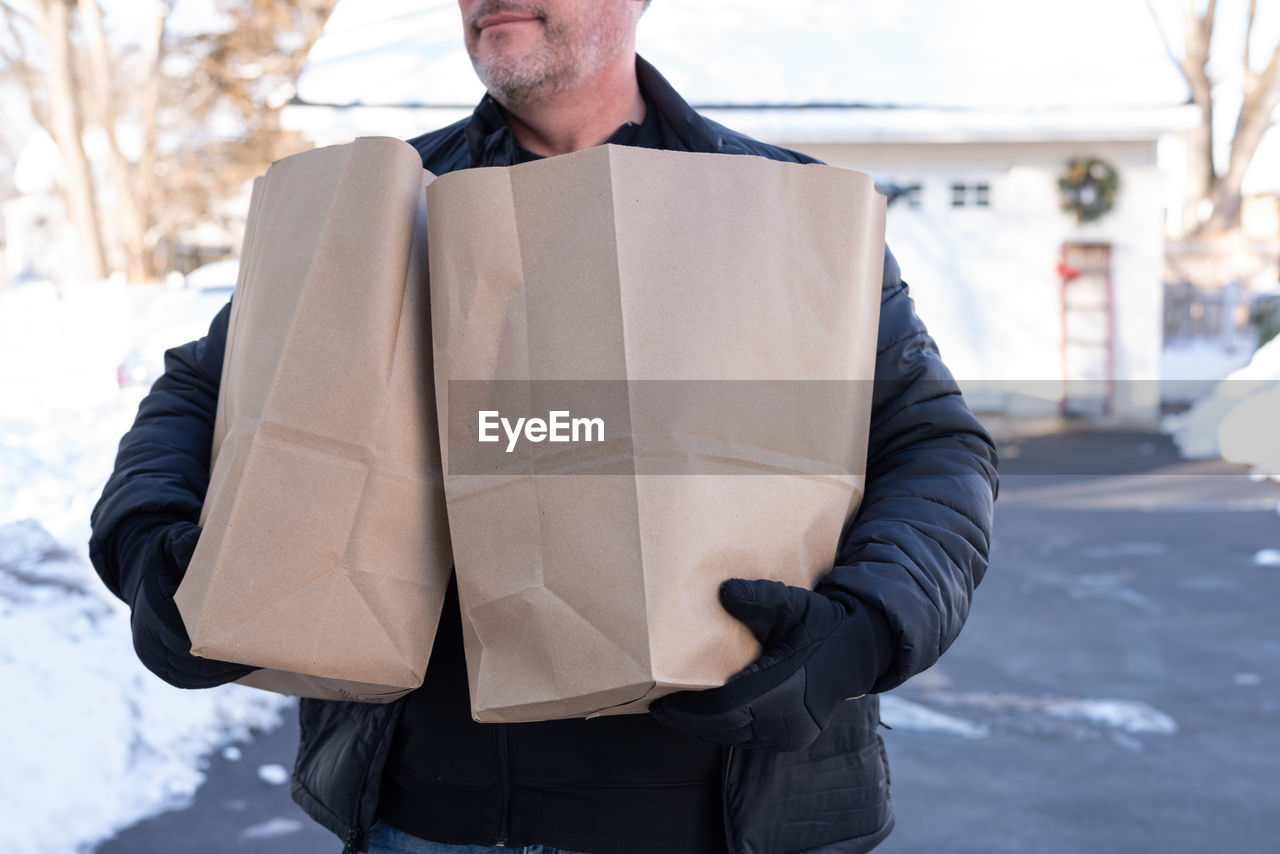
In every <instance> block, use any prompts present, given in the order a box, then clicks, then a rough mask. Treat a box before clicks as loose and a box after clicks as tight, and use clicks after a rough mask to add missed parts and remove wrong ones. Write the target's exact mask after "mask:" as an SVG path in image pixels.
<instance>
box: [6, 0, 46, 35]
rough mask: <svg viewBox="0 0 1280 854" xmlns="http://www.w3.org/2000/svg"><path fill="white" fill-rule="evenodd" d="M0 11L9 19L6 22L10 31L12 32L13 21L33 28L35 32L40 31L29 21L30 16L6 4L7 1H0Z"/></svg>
mask: <svg viewBox="0 0 1280 854" xmlns="http://www.w3.org/2000/svg"><path fill="white" fill-rule="evenodd" d="M0 11H3V12H4V13H5V15H6V16H7V17H8V18H9V19H10V20H9V22H8V23H9V29H10V31H12V30H13V21H14V20H18V21H21V22H22V23H24V24H26V25H27V26H28V27H35V28H36V29H37V30H38V29H40V26H39V25H38V24H37V23H36V22H35V21H33V20H32V19H31V16H30V15H28V14H27V13H26V12H23V11H22V10H21V9H18V8H16V7H15V6H14V5H13V4H12V3H10V2H8V0H0Z"/></svg>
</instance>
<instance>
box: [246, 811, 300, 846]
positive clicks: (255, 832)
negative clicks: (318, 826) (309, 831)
mask: <svg viewBox="0 0 1280 854" xmlns="http://www.w3.org/2000/svg"><path fill="white" fill-rule="evenodd" d="M300 830H302V822H300V821H298V820H297V819H292V818H280V817H279V816H277V817H276V818H269V819H267V820H266V821H264V822H261V823H260V824H255V825H253V826H252V827H246V828H245V829H244V830H242V831H240V839H241V840H246V839H276V838H277V837H280V836H288V835H289V834H291V833H297V832H298V831H300Z"/></svg>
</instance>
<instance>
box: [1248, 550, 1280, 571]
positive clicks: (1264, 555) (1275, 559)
mask: <svg viewBox="0 0 1280 854" xmlns="http://www.w3.org/2000/svg"><path fill="white" fill-rule="evenodd" d="M1253 565H1254V566H1263V567H1276V566H1280V549H1263V550H1262V551H1260V552H1258V553H1257V554H1255V555H1254V556H1253Z"/></svg>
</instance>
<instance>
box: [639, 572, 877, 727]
mask: <svg viewBox="0 0 1280 854" xmlns="http://www.w3.org/2000/svg"><path fill="white" fill-rule="evenodd" d="M720 602H721V604H723V605H724V608H725V610H726V611H728V612H729V613H730V614H732V615H733V616H734V617H737V618H738V619H739V620H741V621H742V622H743V623H745V624H746V626H747V628H749V629H751V632H752V634H754V635H755V636H756V639H757V640H758V641H760V645H761V647H763V651H762V652H761V654H760V657H759V658H758V659H756V660H755V661H754V662H753V663H752V664H750V665H748V666H747V667H746V668H744V669H743V670H741V671H740V672H738V673H737V674H735V675H734V676H733V677H732V678H730V679H729V681H728V682H727V683H726V684H725V685H723V686H722V687H720V688H713V689H711V690H709V691H681V692H679V693H676V694H669V695H668V696H666V697H661V698H659V699H657V700H655V701H654V703H653V704H652V705H651V706H650V708H649V711H650V713H651V714H652V715H653V717H654V718H655V719H657V720H658V721H659V722H660V723H662V724H665V725H667V726H669V727H672V728H673V729H677V730H681V731H683V732H687V733H690V734H691V735H695V736H698V737H699V738H702V739H705V740H707V741H712V742H716V743H719V744H728V745H737V746H741V747H759V748H770V749H773V750H798V749H800V748H802V747H806V746H808V745H809V744H811V743H813V741H814V739H816V738H817V737H818V734H819V733H820V732H821V731H822V728H823V727H825V726H826V725H827V723H828V722H829V721H830V720H831V718H832V716H833V715H834V714H835V712H836V709H837V707H838V706H839V705H840V703H842V702H843V701H844V700H845V699H847V698H849V697H855V696H858V695H861V694H865V693H866V692H867V691H869V690H870V689H871V686H872V685H874V684H875V681H876V679H877V677H879V675H880V674H881V673H882V672H883V671H884V670H885V669H886V668H887V667H888V664H889V660H888V659H889V655H890V651H891V649H892V646H891V644H890V638H889V630H888V626H887V624H886V623H885V620H884V618H883V617H882V616H880V614H879V613H878V612H875V611H873V610H872V609H870V608H868V607H867V606H865V605H863V604H862V603H861V602H859V601H858V600H856V599H854V598H852V597H850V598H849V599H848V600H847V601H837V600H835V599H833V598H831V597H829V596H827V595H824V594H822V593H816V592H814V591H812V590H805V589H803V588H800V587H790V586H788V585H785V584H782V583H781V582H778V581H764V580H759V581H747V580H744V579H741V578H732V579H729V580H728V581H726V582H724V583H723V584H721V585H720Z"/></svg>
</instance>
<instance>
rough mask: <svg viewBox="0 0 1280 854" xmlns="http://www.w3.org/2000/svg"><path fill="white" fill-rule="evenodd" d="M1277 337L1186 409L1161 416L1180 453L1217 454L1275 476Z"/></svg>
mask: <svg viewBox="0 0 1280 854" xmlns="http://www.w3.org/2000/svg"><path fill="white" fill-rule="evenodd" d="M1277 423H1280V337H1276V338H1273V339H1271V340H1270V341H1268V342H1267V343H1266V344H1263V345H1262V346H1261V347H1259V348H1258V350H1257V351H1256V352H1255V353H1254V354H1253V356H1252V358H1251V359H1250V360H1249V362H1248V364H1246V365H1244V366H1243V367H1241V368H1238V369H1237V370H1234V371H1232V372H1231V373H1230V374H1228V375H1227V376H1226V378H1225V379H1223V380H1222V381H1221V382H1219V383H1218V384H1217V385H1216V386H1214V388H1213V390H1212V391H1211V392H1210V393H1209V394H1207V395H1205V396H1204V397H1203V398H1201V399H1200V400H1199V401H1197V402H1196V404H1195V405H1194V406H1193V407H1192V408H1191V409H1190V410H1188V411H1187V412H1184V413H1180V414H1178V415H1171V416H1169V417H1167V418H1165V419H1164V422H1163V424H1162V428H1163V429H1164V431H1165V432H1166V433H1168V434H1169V435H1170V436H1171V437H1172V438H1173V441H1174V443H1175V444H1177V446H1178V450H1179V452H1181V454H1182V456H1184V457H1187V458H1189V459H1205V458H1210V457H1217V456H1221V457H1222V458H1223V459H1225V460H1228V461H1230V462H1236V463H1244V464H1247V465H1252V466H1255V467H1256V468H1258V470H1259V471H1260V472H1261V473H1262V474H1265V475H1271V476H1276V475H1280V446H1278V445H1277V444H1276V442H1275V425H1276V424H1277Z"/></svg>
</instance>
